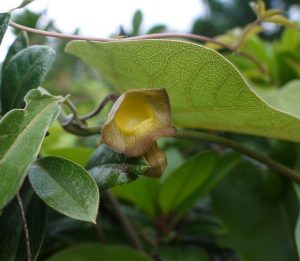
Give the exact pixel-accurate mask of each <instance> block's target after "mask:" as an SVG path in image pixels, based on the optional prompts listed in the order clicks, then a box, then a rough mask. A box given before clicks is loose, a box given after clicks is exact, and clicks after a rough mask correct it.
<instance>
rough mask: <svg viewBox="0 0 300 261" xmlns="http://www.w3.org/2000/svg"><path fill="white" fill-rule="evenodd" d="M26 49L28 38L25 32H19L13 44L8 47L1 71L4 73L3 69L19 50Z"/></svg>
mask: <svg viewBox="0 0 300 261" xmlns="http://www.w3.org/2000/svg"><path fill="white" fill-rule="evenodd" d="M26 47H28V37H27V34H26V32H21V33H19V35H18V36H17V38H16V40H15V41H14V42H13V44H12V45H11V46H10V47H9V49H8V51H7V54H6V57H5V60H4V62H3V64H2V71H4V68H5V67H6V66H7V64H8V63H9V62H10V60H11V59H12V57H13V56H14V55H16V54H17V53H18V52H20V51H21V50H23V49H25V48H26Z"/></svg>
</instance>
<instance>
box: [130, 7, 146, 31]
mask: <svg viewBox="0 0 300 261" xmlns="http://www.w3.org/2000/svg"><path fill="white" fill-rule="evenodd" d="M142 21H143V13H142V11H141V10H137V11H136V12H135V14H134V16H133V21H132V35H138V34H139V31H140V27H141V24H142Z"/></svg>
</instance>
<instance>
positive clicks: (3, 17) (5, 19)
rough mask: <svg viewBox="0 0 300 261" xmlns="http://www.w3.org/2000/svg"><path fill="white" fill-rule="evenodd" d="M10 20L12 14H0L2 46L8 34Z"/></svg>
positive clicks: (0, 39)
mask: <svg viewBox="0 0 300 261" xmlns="http://www.w3.org/2000/svg"><path fill="white" fill-rule="evenodd" d="M9 19H10V13H0V44H1V42H2V39H3V36H4V34H5V32H6V29H7V26H8V23H9Z"/></svg>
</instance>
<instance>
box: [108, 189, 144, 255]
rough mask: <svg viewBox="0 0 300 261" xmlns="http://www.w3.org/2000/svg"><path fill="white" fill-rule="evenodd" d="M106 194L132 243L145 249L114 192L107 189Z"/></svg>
mask: <svg viewBox="0 0 300 261" xmlns="http://www.w3.org/2000/svg"><path fill="white" fill-rule="evenodd" d="M105 195H106V197H107V200H108V201H109V203H110V205H111V207H112V208H113V210H114V213H115V215H116V217H117V218H118V220H119V222H120V223H121V225H122V227H123V229H124V231H125V232H126V234H127V236H128V238H129V240H130V241H131V243H132V245H133V246H134V247H135V248H136V249H138V250H140V251H144V247H143V245H142V243H141V241H140V239H139V237H138V235H137V233H136V231H135V229H134V228H133V226H132V224H131V222H130V220H129V219H128V217H127V216H126V215H125V214H124V213H123V212H122V210H121V208H120V206H119V203H118V201H117V200H116V198H115V197H114V195H113V193H112V192H111V190H109V189H108V190H106V191H105Z"/></svg>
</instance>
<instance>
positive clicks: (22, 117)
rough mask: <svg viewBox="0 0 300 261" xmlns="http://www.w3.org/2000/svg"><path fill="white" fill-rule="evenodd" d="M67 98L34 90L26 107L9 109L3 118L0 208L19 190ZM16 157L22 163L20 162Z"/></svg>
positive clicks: (1, 130)
mask: <svg viewBox="0 0 300 261" xmlns="http://www.w3.org/2000/svg"><path fill="white" fill-rule="evenodd" d="M62 101H63V98H62V97H60V96H51V95H49V94H45V93H43V92H42V91H40V90H32V91H30V92H29V93H28V94H27V95H26V97H25V102H26V107H25V108H24V109H18V110H12V111H10V112H8V113H7V114H6V115H5V116H4V117H3V118H2V119H1V121H0V133H1V135H0V144H1V147H0V177H1V179H2V180H5V182H2V183H1V184H0V188H1V189H0V209H1V208H3V207H4V206H5V205H6V204H7V203H8V202H9V201H10V200H11V199H12V198H13V197H14V195H15V194H16V193H17V191H18V189H19V188H20V186H21V184H22V182H23V179H24V177H25V175H26V171H27V169H28V167H29V166H30V164H31V163H32V162H33V161H34V160H35V159H36V157H37V155H38V153H39V150H40V147H41V144H42V141H43V139H44V137H45V135H46V132H47V130H48V128H49V126H50V125H51V124H52V122H53V121H54V120H55V119H56V117H57V116H58V114H59V112H60V104H61V102H62ZM16 159H17V160H18V164H16Z"/></svg>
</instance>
